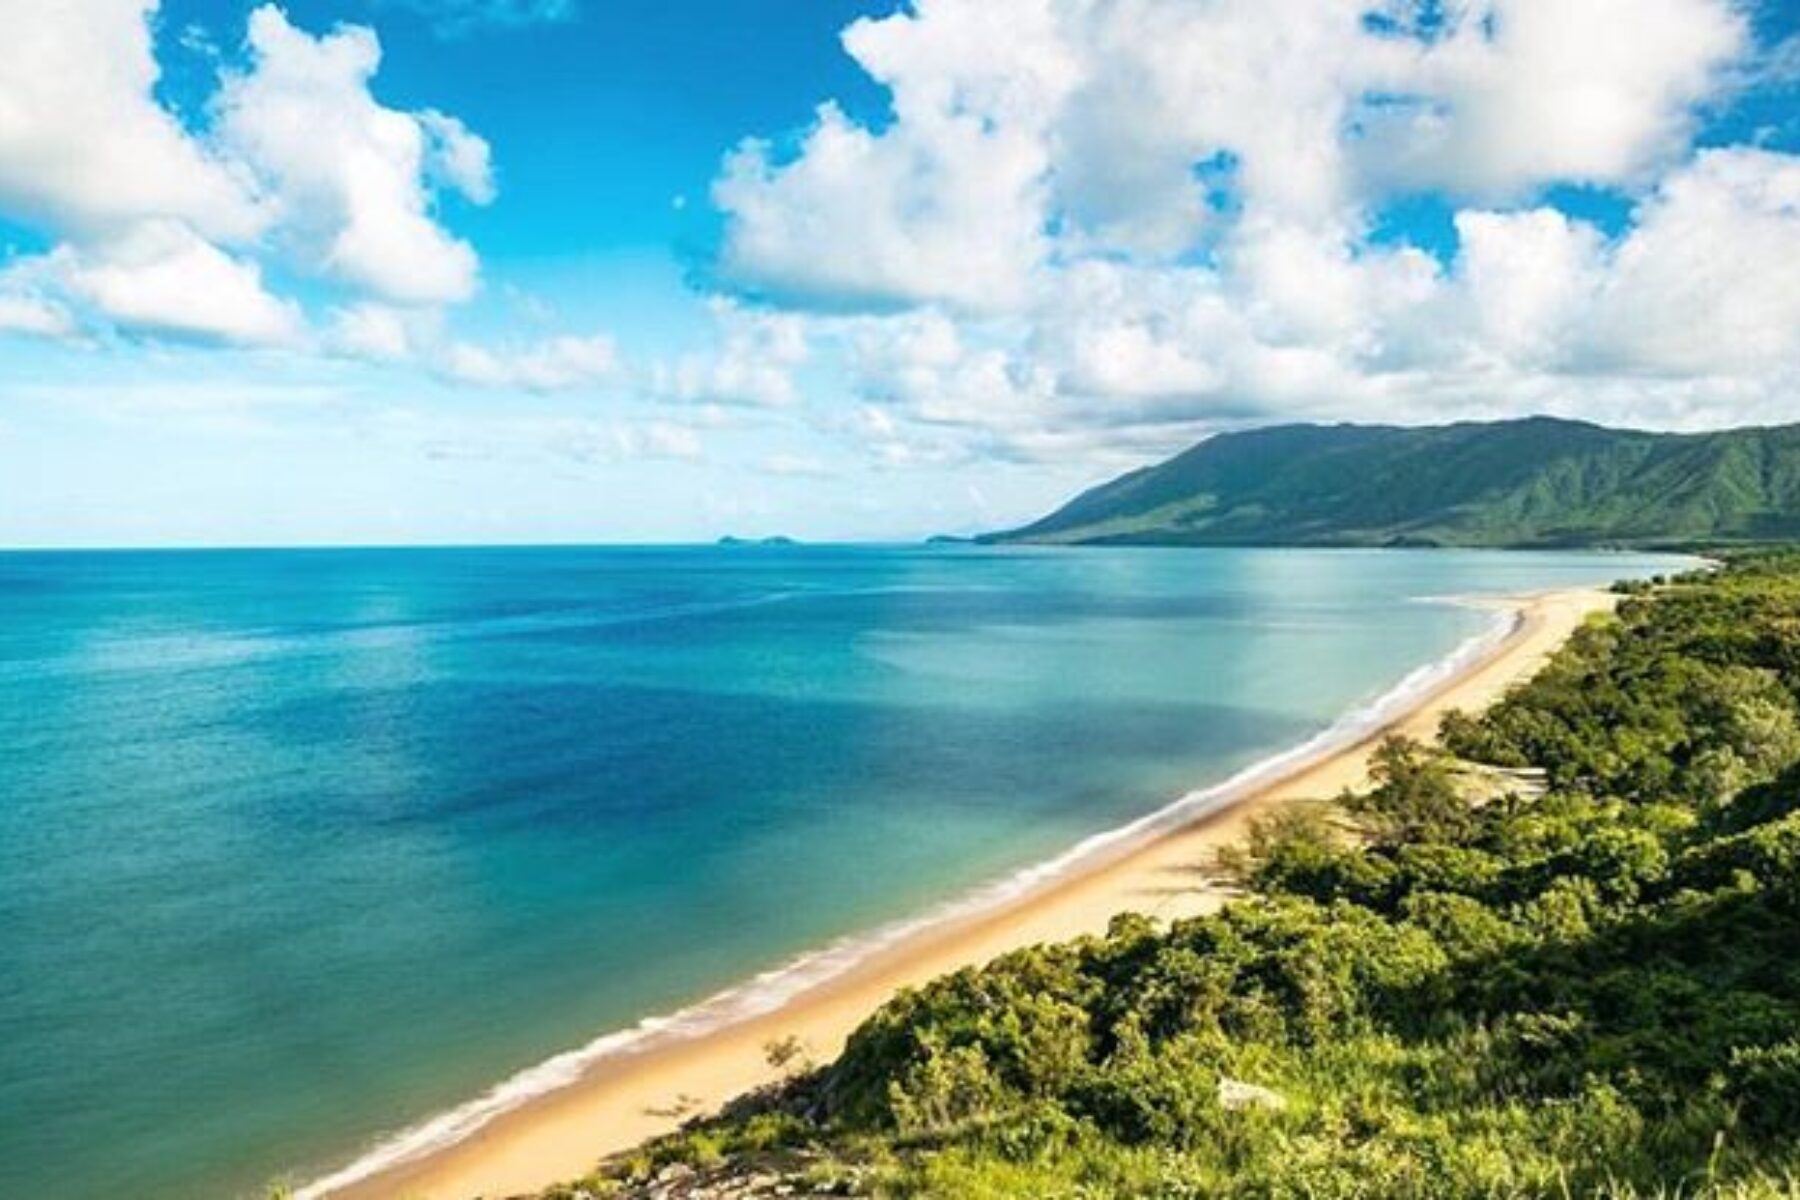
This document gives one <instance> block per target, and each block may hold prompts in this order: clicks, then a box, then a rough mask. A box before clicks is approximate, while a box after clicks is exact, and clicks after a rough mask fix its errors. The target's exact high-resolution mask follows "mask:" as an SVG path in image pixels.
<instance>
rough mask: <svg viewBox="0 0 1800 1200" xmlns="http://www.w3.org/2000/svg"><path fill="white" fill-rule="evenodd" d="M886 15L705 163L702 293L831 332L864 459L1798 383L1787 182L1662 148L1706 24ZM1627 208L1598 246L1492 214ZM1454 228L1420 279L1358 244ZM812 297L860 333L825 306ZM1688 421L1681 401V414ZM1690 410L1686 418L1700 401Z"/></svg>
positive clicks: (1495, 9)
mask: <svg viewBox="0 0 1800 1200" xmlns="http://www.w3.org/2000/svg"><path fill="white" fill-rule="evenodd" d="M1370 7H1371V6H1370V5H1369V4H1368V3H1364V2H1362V0H1293V2H1292V3H1284V4H1279V5H1268V4H1266V3H1260V2H1254V0H1215V2H1212V3H1207V4H1196V3H1191V2H1189V0H1107V2H1104V3H1096V2H1093V0H993V2H981V3H978V2H976V0H920V2H918V3H915V4H913V5H911V6H909V7H906V8H903V9H901V11H899V12H898V13H896V14H895V15H893V16H891V17H887V18H884V19H881V20H864V21H860V22H857V23H856V24H854V25H852V26H851V27H850V29H849V30H848V31H847V32H846V34H845V39H844V40H845V46H846V49H847V50H848V51H849V52H850V54H851V55H852V56H853V57H854V58H855V60H856V61H857V62H858V64H859V65H860V66H862V68H863V69H864V70H865V71H866V72H867V73H868V74H869V76H870V77H871V78H872V79H873V80H875V81H876V82H878V83H879V84H881V85H882V86H884V87H885V88H886V89H887V90H888V93H889V96H890V99H891V113H890V114H889V116H888V118H887V119H886V120H884V121H880V122H875V123H870V124H859V123H857V122H855V121H852V120H851V119H850V118H849V117H847V116H846V115H845V114H844V113H843V112H841V111H840V110H839V109H837V108H836V107H834V106H832V105H830V104H827V105H826V106H825V107H824V108H823V109H822V110H821V116H820V118H819V121H818V122H817V124H815V125H814V126H813V127H812V128H810V129H809V130H807V131H806V132H805V134H804V136H803V137H802V139H801V140H800V142H799V143H798V145H797V147H796V149H795V151H794V152H793V153H792V154H791V155H789V156H786V157H782V156H779V155H777V154H776V152H775V151H774V150H773V149H771V148H770V146H769V144H767V143H761V142H754V141H753V142H749V143H746V144H745V145H744V146H742V147H740V148H739V149H738V150H737V151H735V152H734V153H733V154H732V155H730V156H728V157H727V159H726V160H725V162H724V164H723V166H722V169H721V173H720V176H719V179H718V181H717V183H716V185H715V196H714V198H715V200H716V202H717V203H718V204H719V206H720V208H721V209H722V210H723V212H724V215H725V218H726V230H725V238H724V243H723V247H722V251H721V255H720V261H719V266H720V269H721V274H722V276H723V278H724V279H725V280H726V281H727V283H729V284H732V285H735V286H738V287H741V288H743V289H745V290H747V291H751V292H755V293H760V294H761V295H762V296H763V297H764V298H765V299H766V300H769V301H771V302H773V303H776V304H781V305H786V306H788V307H790V308H793V309H797V310H805V311H810V312H811V313H812V314H814V315H813V317H812V318H811V321H812V325H811V328H813V329H814V331H815V337H824V338H826V340H831V339H836V340H837V341H838V342H840V343H841V345H840V347H839V349H840V352H841V355H842V357H843V359H844V362H845V365H846V369H847V371H848V373H849V377H850V382H851V385H852V388H853V390H854V392H855V395H856V398H857V399H858V401H859V403H860V404H861V406H862V407H860V408H859V409H858V410H856V412H857V415H856V416H855V417H854V418H853V419H852V418H843V419H841V420H840V421H839V423H838V424H837V426H836V429H837V431H838V432H840V433H844V434H845V435H846V436H851V437H856V438H859V439H861V440H862V441H863V442H864V443H865V444H866V445H867V446H868V447H869V448H870V451H871V453H873V454H875V455H877V457H878V458H880V459H881V460H882V461H889V462H897V461H901V460H904V459H906V458H908V457H909V456H912V457H914V458H916V459H918V460H920V461H933V462H942V461H946V455H947V454H950V453H953V452H954V447H952V446H949V445H947V444H946V441H945V438H946V435H949V436H950V437H951V439H952V441H953V442H954V446H955V447H960V448H961V449H962V450H963V451H965V452H966V451H968V450H970V449H971V448H973V449H976V450H979V451H980V452H981V453H987V454H1000V455H1006V456H1020V457H1032V456H1041V455H1045V454H1065V453H1078V454H1096V453H1104V452H1106V451H1107V450H1108V449H1109V448H1117V447H1121V446H1130V447H1135V448H1137V449H1138V450H1140V451H1141V450H1144V449H1145V448H1148V447H1157V448H1166V447H1168V446H1172V445H1175V444H1179V443H1181V442H1184V441H1186V440H1190V439H1191V438H1192V436H1193V435H1194V434H1195V432H1197V431H1198V430H1200V429H1202V428H1205V427H1208V426H1214V427H1216V426H1217V425H1220V424H1233V423H1245V422H1255V421H1266V420H1269V419H1277V418H1282V417H1289V416H1292V417H1304V418H1321V417H1325V418H1341V417H1344V416H1352V415H1355V416H1374V417H1388V418H1404V419H1421V418H1424V419H1429V418H1439V417H1449V416H1465V415H1468V416H1474V415H1499V414H1504V413H1509V412H1521V411H1530V410H1533V409H1538V408H1551V409H1556V410H1559V411H1576V412H1579V411H1581V410H1582V408H1583V406H1586V405H1591V406H1592V410H1593V413H1592V415H1595V416H1610V417H1614V418H1618V417H1625V418H1628V419H1629V418H1630V417H1631V415H1632V414H1633V413H1634V412H1635V413H1639V414H1642V415H1643V419H1656V420H1664V421H1669V422H1676V423H1685V424H1691V423H1694V422H1696V421H1700V422H1704V421H1706V420H1708V419H1711V420H1713V421H1715V422H1717V421H1721V420H1729V419H1732V418H1734V417H1736V416H1738V415H1740V414H1742V413H1745V412H1750V411H1759V412H1760V411H1764V410H1765V409H1767V407H1768V405H1769V404H1770V403H1773V398H1775V397H1778V396H1779V395H1780V394H1782V392H1781V389H1782V388H1783V387H1785V386H1786V383H1784V382H1783V381H1791V379H1792V377H1793V376H1794V375H1795V374H1796V373H1800V366H1797V365H1796V364H1797V362H1800V346H1797V344H1796V343H1797V342H1800V314H1796V313H1795V311H1794V310H1795V307H1796V305H1800V301H1795V300H1793V299H1791V297H1793V296H1795V295H1797V294H1800V293H1796V292H1795V291H1794V289H1793V288H1792V287H1791V285H1790V284H1787V283H1786V282H1785V280H1784V278H1783V274H1782V268H1783V266H1784V265H1786V264H1791V263H1792V262H1794V261H1797V260H1800V259H1797V256H1796V248H1795V246H1794V244H1793V242H1792V236H1793V230H1794V225H1793V215H1794V214H1793V211H1792V203H1793V201H1792V198H1791V189H1792V188H1793V186H1794V184H1793V183H1792V182H1791V181H1792V178H1793V176H1792V175H1791V168H1792V165H1793V160H1788V159H1783V158H1782V157H1781V156H1778V155H1770V154H1766V153H1761V152H1754V151H1748V150H1742V149H1739V150H1733V151H1729V152H1720V151H1713V152H1707V153H1703V154H1701V155H1699V156H1698V158H1691V157H1690V155H1691V153H1692V152H1691V141H1692V138H1693V134H1694V131H1695V128H1696V126H1697V122H1698V121H1699V119H1700V115H1701V113H1702V110H1703V109H1705V107H1706V106H1707V105H1709V104H1713V103H1716V102H1718V100H1719V98H1720V97H1721V96H1722V95H1724V94H1726V93H1727V92H1728V91H1729V89H1731V88H1733V87H1741V86H1744V84H1743V79H1744V72H1745V71H1746V70H1747V69H1748V64H1750V63H1751V61H1752V60H1753V59H1754V57H1755V54H1756V53H1757V52H1756V50H1755V47H1754V46H1753V44H1752V42H1751V38H1750V34H1749V29H1748V22H1747V20H1746V17H1745V14H1744V12H1743V10H1742V8H1741V7H1740V6H1739V5H1737V4H1735V3H1732V2H1731V0H1641V2H1634V0H1467V2H1464V3H1457V4H1452V5H1446V6H1433V8H1432V13H1435V14H1436V15H1432V14H1431V13H1427V11H1426V6H1423V5H1420V4H1415V3H1412V2H1411V0H1394V2H1393V3H1389V4H1384V5H1381V6H1379V7H1380V11H1379V13H1378V14H1376V16H1375V18H1374V19H1371V16H1370V11H1369V10H1370ZM1556 183H1570V184H1586V185H1605V186H1612V187H1616V188H1619V189H1622V190H1623V191H1624V192H1625V194H1627V195H1628V196H1631V197H1633V198H1635V200H1636V201H1637V208H1636V211H1635V212H1634V214H1633V219H1632V223H1631V226H1630V227H1629V228H1628V229H1627V231H1626V232H1625V234H1624V235H1622V236H1620V237H1617V238H1612V239H1609V237H1608V236H1607V235H1606V234H1605V233H1603V232H1602V231H1601V230H1600V229H1599V228H1597V227H1595V226H1593V225H1591V224H1588V223H1586V222H1583V221H1580V220H1576V219H1574V218H1572V217H1570V216H1567V215H1565V214H1563V213H1561V212H1558V211H1556V210H1555V209H1553V208H1549V207H1547V206H1544V205H1542V204H1541V203H1538V202H1535V201H1534V202H1533V204H1532V205H1531V206H1527V207H1524V208H1517V207H1509V206H1510V205H1516V204H1518V203H1519V202H1520V200H1521V199H1522V198H1527V197H1535V196H1536V195H1538V194H1539V193H1540V192H1541V189H1542V188H1544V187H1545V186H1546V185H1550V184H1556ZM1419 189H1438V190H1440V191H1442V192H1443V193H1446V194H1448V195H1449V196H1450V198H1451V199H1452V200H1453V201H1456V202H1460V203H1471V204H1479V205H1480V207H1472V208H1469V209H1467V210H1465V211H1462V212H1460V213H1457V214H1455V215H1454V225H1455V229H1456V234H1457V239H1458V241H1459V243H1460V250H1459V252H1458V253H1457V254H1456V255H1455V256H1453V257H1449V258H1446V260H1445V261H1441V262H1440V261H1439V260H1438V259H1436V258H1434V257H1433V256H1432V255H1431V254H1428V253H1426V252H1424V251H1422V250H1419V249H1414V248H1412V247H1409V246H1406V245H1404V244H1400V245H1396V244H1394V243H1392V242H1391V241H1390V240H1387V239H1386V238H1383V239H1381V240H1377V239H1376V238H1375V237H1373V236H1372V234H1371V230H1372V229H1373V228H1374V227H1375V225H1376V214H1377V213H1378V212H1379V211H1380V209H1381V207H1382V206H1383V205H1384V204H1385V203H1386V202H1387V201H1389V200H1391V199H1396V198H1404V197H1406V196H1408V195H1410V194H1412V193H1413V192H1415V191H1417V190H1419ZM845 310H849V311H851V312H860V313H862V314H863V315H861V316H854V317H849V318H846V317H844V316H842V315H841V314H842V313H843V312H844V311H845ZM1709 406H1712V407H1710V408H1709ZM1709 413H1710V418H1709V416H1708V414H1709Z"/></svg>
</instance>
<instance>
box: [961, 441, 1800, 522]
mask: <svg viewBox="0 0 1800 1200" xmlns="http://www.w3.org/2000/svg"><path fill="white" fill-rule="evenodd" d="M1793 537H1800V426H1796V425H1788V426H1776V427H1765V428H1746V429H1732V430H1722V431H1718V432H1712V433H1697V434H1669V433H1648V432H1643V431H1637V430H1622V429H1608V428H1605V427H1603V426H1599V425H1591V424H1588V423H1586V422H1580V421H1564V420H1558V419H1554V418H1550V417H1531V418H1526V419H1523V420H1516V421H1499V422H1492V423H1463V424H1456V425H1443V426H1431V427H1421V428H1411V427H1400V426H1383V425H1281V426H1272V427H1269V428H1265V429H1256V430H1249V431H1245V432H1241V433H1225V434H1220V435H1218V436H1216V437H1212V438H1208V439H1207V440H1206V441H1203V442H1201V443H1199V444H1198V445H1196V446H1194V447H1193V448H1191V449H1189V450H1186V451H1184V452H1182V453H1181V454H1178V455H1176V456H1175V457H1174V458H1171V459H1169V460H1167V461H1165V462H1162V463H1159V464H1157V465H1155V466H1150V467H1145V468H1142V469H1140V470H1136V471H1132V472H1130V473H1128V474H1126V475H1123V476H1120V477H1119V478H1117V479H1115V480H1112V481H1111V482H1109V483H1104V484H1101V485H1099V486H1098V487H1095V488H1092V489H1090V490H1088V491H1086V492H1083V493H1082V494H1081V495H1079V496H1077V497H1076V498H1075V499H1073V500H1071V501H1070V502H1069V503H1068V504H1066V505H1064V506H1063V507H1062V508H1060V509H1058V510H1057V511H1056V512H1054V513H1051V514H1050V515H1049V516H1046V517H1044V518H1043V519H1042V520H1039V521H1036V522H1033V523H1032V524H1030V525H1026V526H1024V527H1022V528H1019V529H1015V530H1010V531H1006V532H1002V533H996V534H991V535H989V536H988V537H986V538H984V539H983V540H985V541H991V542H1047V543H1082V544H1111V545H1131V544H1145V545H1296V546H1395V545H1421V546H1426V545H1441V546H1505V547H1555V546H1671V545H1688V544H1695V543H1700V542H1708V543H1712V544H1719V543H1724V542H1733V541H1739V542H1755V541H1770V540H1777V539H1784V538H1793Z"/></svg>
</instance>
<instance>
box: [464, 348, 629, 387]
mask: <svg viewBox="0 0 1800 1200" xmlns="http://www.w3.org/2000/svg"><path fill="white" fill-rule="evenodd" d="M439 365H440V369H441V370H442V371H443V372H444V373H445V374H446V375H448V376H449V377H450V378H452V379H455V380H459V381H461V382H463V383H472V384H478V385H480V386H483V387H507V388H526V389H529V390H531V391H539V392H556V391H564V390H567V389H570V388H577V387H583V386H588V385H592V384H598V383H605V382H608V381H610V380H612V379H614V378H615V377H616V376H617V375H618V373H619V370H620V365H619V354H618V348H617V347H616V346H615V345H614V343H613V340H612V338H610V337H608V336H606V335H604V334H594V335H589V336H585V337H578V336H573V335H564V336H560V337H553V338H547V339H545V340H543V341H540V342H537V343H534V344H532V345H529V346H526V347H524V348H522V349H516V350H507V349H492V348H489V347H486V346H479V345H475V344H473V343H470V342H456V343H453V344H452V345H450V346H449V347H448V349H447V350H446V351H445V352H444V354H443V357H442V360H441V362H440V364H439Z"/></svg>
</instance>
